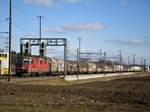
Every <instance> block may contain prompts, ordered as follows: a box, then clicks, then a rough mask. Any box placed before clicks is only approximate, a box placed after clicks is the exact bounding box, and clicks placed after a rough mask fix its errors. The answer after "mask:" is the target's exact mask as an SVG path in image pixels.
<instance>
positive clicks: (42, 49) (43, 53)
mask: <svg viewBox="0 0 150 112" xmlns="http://www.w3.org/2000/svg"><path fill="white" fill-rule="evenodd" d="M40 56H41V57H44V56H45V44H44V43H43V42H42V44H41V47H40Z"/></svg>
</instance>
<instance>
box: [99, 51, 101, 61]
mask: <svg viewBox="0 0 150 112" xmlns="http://www.w3.org/2000/svg"><path fill="white" fill-rule="evenodd" d="M99 61H100V62H101V61H102V50H101V49H99Z"/></svg>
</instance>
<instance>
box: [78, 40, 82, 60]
mask: <svg viewBox="0 0 150 112" xmlns="http://www.w3.org/2000/svg"><path fill="white" fill-rule="evenodd" d="M78 40H79V62H80V52H81V37H79V38H78Z"/></svg>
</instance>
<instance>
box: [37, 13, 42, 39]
mask: <svg viewBox="0 0 150 112" xmlns="http://www.w3.org/2000/svg"><path fill="white" fill-rule="evenodd" d="M37 18H39V38H40V39H41V38H42V19H43V16H37Z"/></svg>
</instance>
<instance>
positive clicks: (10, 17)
mask: <svg viewBox="0 0 150 112" xmlns="http://www.w3.org/2000/svg"><path fill="white" fill-rule="evenodd" d="M11 36H12V0H10V6H9V67H8V68H9V69H8V81H9V82H10V81H11Z"/></svg>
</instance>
